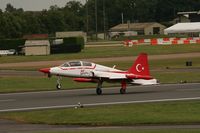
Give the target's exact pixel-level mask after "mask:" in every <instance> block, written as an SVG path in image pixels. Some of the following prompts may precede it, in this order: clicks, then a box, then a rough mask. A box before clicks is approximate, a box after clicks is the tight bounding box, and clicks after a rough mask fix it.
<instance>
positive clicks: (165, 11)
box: [0, 0, 200, 38]
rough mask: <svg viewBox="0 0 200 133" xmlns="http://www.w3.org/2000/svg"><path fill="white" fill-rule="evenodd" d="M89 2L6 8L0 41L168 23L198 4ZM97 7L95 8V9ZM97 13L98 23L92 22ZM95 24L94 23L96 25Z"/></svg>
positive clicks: (177, 0) (181, 0)
mask: <svg viewBox="0 0 200 133" xmlns="http://www.w3.org/2000/svg"><path fill="white" fill-rule="evenodd" d="M96 2H97V3H96V4H95V0H88V1H87V2H86V3H85V4H82V3H80V2H78V1H70V2H68V3H66V5H65V6H64V7H58V6H56V5H54V6H51V7H50V8H49V9H48V10H46V9H45V10H42V11H34V12H33V11H24V10H23V9H22V8H19V9H17V8H15V7H13V6H12V5H11V4H7V7H6V9H5V11H2V10H0V38H20V37H22V36H23V35H26V34H50V35H52V36H53V35H54V34H55V32H57V31H77V30H78V31H79V30H82V31H88V32H89V33H90V34H92V33H94V32H95V28H96V24H97V27H98V31H99V32H103V31H104V29H106V30H108V29H109V28H111V27H112V26H115V25H117V24H119V23H121V22H122V14H123V20H124V22H125V23H126V22H127V21H131V22H161V23H165V24H166V23H167V22H169V21H171V20H172V19H174V18H175V17H176V16H177V12H179V11H196V10H199V7H200V0H166V1H164V0H96ZM95 5H96V8H95ZM95 9H97V21H96V19H95V17H96V14H95ZM96 22H97V23H96Z"/></svg>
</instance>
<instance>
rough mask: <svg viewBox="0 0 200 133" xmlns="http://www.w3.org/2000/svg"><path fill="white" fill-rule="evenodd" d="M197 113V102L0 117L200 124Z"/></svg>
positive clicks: (62, 122)
mask: <svg viewBox="0 0 200 133" xmlns="http://www.w3.org/2000/svg"><path fill="white" fill-rule="evenodd" d="M199 110H200V101H182V102H161V103H140V104H124V105H111V106H97V107H85V108H78V109H74V108H68V109H54V110H41V111H31V112H12V113H1V114H0V118H1V119H11V120H16V121H20V122H25V123H37V124H56V125H57V124H58V125H88V126H119V125H120V126H128V125H130V126H131V125H140V124H142V125H145V124H192V123H200V113H199Z"/></svg>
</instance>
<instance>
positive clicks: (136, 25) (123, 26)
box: [110, 22, 161, 31]
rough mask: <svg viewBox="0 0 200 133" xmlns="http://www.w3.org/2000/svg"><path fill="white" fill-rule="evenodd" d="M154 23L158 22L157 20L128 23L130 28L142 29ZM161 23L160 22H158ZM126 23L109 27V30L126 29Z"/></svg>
mask: <svg viewBox="0 0 200 133" xmlns="http://www.w3.org/2000/svg"><path fill="white" fill-rule="evenodd" d="M154 24H159V23H157V22H150V23H130V25H129V26H130V27H129V29H130V30H143V29H144V28H147V27H149V26H152V25H154ZM160 25H161V24H160ZM127 29H128V24H127V23H126V24H119V25H116V26H114V27H112V28H111V29H110V31H117V30H127Z"/></svg>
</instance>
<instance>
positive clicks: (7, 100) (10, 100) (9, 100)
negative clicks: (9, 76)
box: [0, 99, 16, 102]
mask: <svg viewBox="0 0 200 133" xmlns="http://www.w3.org/2000/svg"><path fill="white" fill-rule="evenodd" d="M12 101H16V100H15V99H5V100H4V99H3V100H0V102H12Z"/></svg>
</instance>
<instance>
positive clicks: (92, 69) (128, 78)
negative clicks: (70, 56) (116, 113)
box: [40, 53, 158, 95]
mask: <svg viewBox="0 0 200 133" xmlns="http://www.w3.org/2000/svg"><path fill="white" fill-rule="evenodd" d="M40 72H43V73H46V74H48V76H49V77H51V75H56V76H58V80H57V85H56V87H57V89H61V83H60V79H61V78H60V77H74V81H77V82H93V83H97V84H98V85H97V88H96V93H97V94H98V95H101V94H102V83H103V82H104V81H106V82H120V83H121V89H120V93H121V94H124V93H126V86H127V84H134V85H153V84H158V83H157V80H156V79H154V78H153V77H152V76H150V73H149V65H148V59H147V54H145V53H141V54H140V55H139V56H138V58H137V59H136V61H135V63H134V64H133V65H132V67H131V68H130V69H128V70H127V71H122V70H118V69H115V68H114V67H113V68H111V67H106V66H102V65H99V64H95V63H90V62H85V61H69V62H66V63H64V64H62V65H61V66H57V67H52V68H44V69H40Z"/></svg>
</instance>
